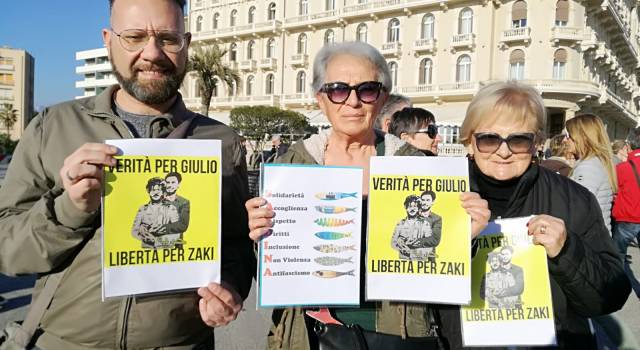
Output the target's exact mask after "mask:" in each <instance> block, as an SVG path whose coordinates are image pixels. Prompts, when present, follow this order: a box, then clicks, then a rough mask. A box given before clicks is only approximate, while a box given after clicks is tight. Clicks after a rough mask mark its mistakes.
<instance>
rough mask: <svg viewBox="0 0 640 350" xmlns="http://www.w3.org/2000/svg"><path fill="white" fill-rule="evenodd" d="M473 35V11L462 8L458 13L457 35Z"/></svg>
mask: <svg viewBox="0 0 640 350" xmlns="http://www.w3.org/2000/svg"><path fill="white" fill-rule="evenodd" d="M471 33H473V11H471V9H470V8H468V7H467V8H464V9H462V11H460V17H459V18H458V34H471Z"/></svg>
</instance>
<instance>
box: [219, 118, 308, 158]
mask: <svg viewBox="0 0 640 350" xmlns="http://www.w3.org/2000/svg"><path fill="white" fill-rule="evenodd" d="M229 119H230V120H231V124H230V126H231V127H232V128H234V129H235V130H236V131H237V132H238V133H240V134H241V135H243V136H244V137H246V138H247V140H250V141H252V143H253V144H255V150H258V151H259V152H261V151H262V150H263V149H264V148H265V146H266V143H267V140H266V138H265V137H266V136H268V135H273V134H305V133H307V132H309V130H311V129H312V127H311V126H310V125H309V121H308V120H307V117H305V116H304V115H302V114H301V113H298V112H294V111H289V110H283V109H280V108H278V107H271V106H252V107H236V108H234V109H232V110H231V113H230V114H229ZM252 163H255V162H252ZM249 165H250V167H254V166H255V164H249Z"/></svg>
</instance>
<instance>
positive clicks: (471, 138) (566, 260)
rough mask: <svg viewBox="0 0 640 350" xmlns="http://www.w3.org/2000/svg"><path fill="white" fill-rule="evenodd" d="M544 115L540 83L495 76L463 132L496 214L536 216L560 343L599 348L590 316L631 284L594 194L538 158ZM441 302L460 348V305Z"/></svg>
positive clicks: (476, 184)
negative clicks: (540, 163) (539, 162)
mask: <svg viewBox="0 0 640 350" xmlns="http://www.w3.org/2000/svg"><path fill="white" fill-rule="evenodd" d="M545 119H546V116H545V107H544V102H543V101H542V98H541V97H540V94H539V93H538V91H536V90H535V89H534V88H532V87H530V86H527V85H524V84H520V83H517V82H496V83H492V84H488V85H486V86H485V87H483V88H482V89H480V91H478V93H477V94H476V95H475V96H474V98H473V100H472V101H471V103H470V104H469V107H468V109H467V113H466V117H465V120H464V122H463V123H462V128H461V135H460V136H461V137H460V139H461V141H462V143H463V144H464V145H466V146H467V149H468V151H469V155H470V158H471V162H470V163H471V164H470V170H469V171H470V173H469V178H470V185H471V190H472V191H477V192H478V193H479V194H480V196H481V197H482V198H484V199H486V200H487V201H488V202H489V209H490V210H491V218H492V219H495V218H515V217H526V216H533V217H532V218H531V219H530V220H529V222H528V224H527V230H528V233H529V235H530V236H532V239H533V243H534V244H537V245H540V246H542V247H543V248H544V249H545V251H546V253H547V264H548V271H549V279H550V285H551V294H552V299H553V311H554V320H555V325H556V334H557V340H558V347H559V348H561V349H594V348H595V343H594V341H593V337H592V335H591V331H590V328H589V323H588V318H590V317H594V316H599V315H604V314H608V313H611V312H614V311H616V310H619V309H620V308H621V307H622V306H623V305H624V303H625V302H626V300H627V296H628V295H629V292H630V286H629V282H628V281H627V280H626V276H625V274H624V271H623V267H622V260H621V259H620V256H619V255H618V253H617V251H616V249H615V248H614V245H613V241H612V240H611V238H610V237H609V232H608V230H607V227H606V226H605V225H604V222H603V220H602V216H601V215H600V207H599V206H598V202H597V201H596V199H595V197H593V196H592V195H591V193H589V191H588V190H587V189H586V188H584V187H582V186H580V185H579V184H577V183H575V182H573V181H571V180H570V179H568V178H567V177H564V176H560V175H558V174H556V173H554V172H552V171H550V170H548V169H545V168H542V167H539V166H538V165H537V164H536V163H535V162H534V161H533V157H534V155H535V153H536V145H537V144H538V143H540V141H541V140H542V137H541V136H542V134H543V131H544V130H545ZM442 309H443V310H441V312H440V315H441V318H442V321H443V324H442V327H441V329H442V331H443V332H444V333H446V339H447V343H448V344H449V346H450V347H451V348H454V349H455V348H460V347H462V344H461V342H460V338H461V336H460V330H459V327H460V314H459V309H458V308H456V307H453V308H447V307H443V308H442ZM456 328H457V329H456Z"/></svg>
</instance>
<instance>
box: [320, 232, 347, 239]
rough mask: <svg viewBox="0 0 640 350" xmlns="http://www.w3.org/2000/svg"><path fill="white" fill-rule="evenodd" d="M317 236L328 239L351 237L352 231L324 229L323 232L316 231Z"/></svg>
mask: <svg viewBox="0 0 640 350" xmlns="http://www.w3.org/2000/svg"><path fill="white" fill-rule="evenodd" d="M316 237H318V238H320V239H326V240H336V239H342V238H347V237H351V232H329V231H322V232H316Z"/></svg>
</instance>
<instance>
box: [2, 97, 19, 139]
mask: <svg viewBox="0 0 640 350" xmlns="http://www.w3.org/2000/svg"><path fill="white" fill-rule="evenodd" d="M0 122H2V124H4V127H5V128H6V130H7V135H11V129H13V126H14V125H15V124H16V123H17V122H18V111H17V110H15V109H13V105H12V104H11V103H4V104H2V107H1V108H0Z"/></svg>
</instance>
